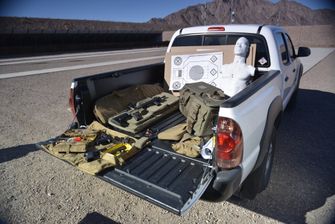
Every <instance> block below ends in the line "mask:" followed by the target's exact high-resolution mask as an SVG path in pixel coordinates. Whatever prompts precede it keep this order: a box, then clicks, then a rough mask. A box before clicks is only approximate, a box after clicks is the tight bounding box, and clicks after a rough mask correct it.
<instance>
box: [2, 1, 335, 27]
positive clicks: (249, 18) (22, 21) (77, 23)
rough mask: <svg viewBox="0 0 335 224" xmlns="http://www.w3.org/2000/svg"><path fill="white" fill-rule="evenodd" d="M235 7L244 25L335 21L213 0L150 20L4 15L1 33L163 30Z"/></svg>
mask: <svg viewBox="0 0 335 224" xmlns="http://www.w3.org/2000/svg"><path fill="white" fill-rule="evenodd" d="M231 10H232V11H234V12H235V16H234V20H235V21H234V23H241V24H245V23H257V24H274V25H282V26H297V25H325V24H335V10H330V9H323V10H312V9H310V8H308V7H306V6H304V5H302V4H299V3H297V2H295V1H288V0H281V1H279V2H278V3H276V4H273V3H272V2H271V1H269V0H213V1H211V2H208V3H206V4H198V5H194V6H190V7H187V8H185V9H182V10H180V11H178V12H175V13H172V14H170V15H168V16H166V17H164V18H153V19H151V20H150V21H148V22H147V23H127V22H113V21H90V20H65V19H42V18H18V17H0V27H1V29H0V33H114V32H161V31H164V30H175V29H177V28H181V27H186V26H194V25H206V24H227V23H230V21H231ZM139 13H140V12H139Z"/></svg>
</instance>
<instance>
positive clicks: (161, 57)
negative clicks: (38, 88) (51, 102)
mask: <svg viewBox="0 0 335 224" xmlns="http://www.w3.org/2000/svg"><path fill="white" fill-rule="evenodd" d="M155 59H164V56H155V57H146V58H135V59H127V60H119V61H110V62H100V63H94V64H86V65H74V66H67V67H60V68H49V69H41V70H33V71H26V72H13V73H7V74H0V79H8V78H14V77H20V76H29V75H38V74H44V73H50V72H62V71H69V70H76V69H83V68H94V67H101V66H106V65H115V64H123V63H130V62H138V61H149V60H155Z"/></svg>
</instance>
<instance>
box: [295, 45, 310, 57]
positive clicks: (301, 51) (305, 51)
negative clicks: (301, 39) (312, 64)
mask: <svg viewBox="0 0 335 224" xmlns="http://www.w3.org/2000/svg"><path fill="white" fill-rule="evenodd" d="M310 54H311V49H309V48H308V47H299V48H298V55H297V57H307V56H309V55H310Z"/></svg>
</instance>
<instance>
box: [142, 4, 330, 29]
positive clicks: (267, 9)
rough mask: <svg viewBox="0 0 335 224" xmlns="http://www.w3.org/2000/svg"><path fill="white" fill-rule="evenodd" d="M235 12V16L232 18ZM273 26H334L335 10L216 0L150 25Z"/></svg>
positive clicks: (295, 5)
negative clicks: (235, 24)
mask: <svg viewBox="0 0 335 224" xmlns="http://www.w3.org/2000/svg"><path fill="white" fill-rule="evenodd" d="M232 12H233V13H234V15H233V16H231V15H232ZM232 19H233V20H234V23H240V24H246V23H257V24H263V23H264V24H274V25H282V26H294V25H324V24H335V10H331V9H322V10H312V9H310V8H308V7H306V6H304V5H302V4H300V3H298V2H295V1H289V0H281V1H279V2H277V3H275V4H274V3H272V2H271V1H270V0H213V1H211V2H208V3H206V4H198V5H194V6H190V7H188V8H185V9H182V10H180V11H178V12H175V13H172V14H170V15H168V16H166V17H165V18H162V19H155V18H154V19H151V20H150V21H149V23H151V24H155V25H160V26H162V27H164V26H169V27H171V26H173V27H176V28H179V27H185V26H194V25H204V24H227V23H230V21H231V20H232Z"/></svg>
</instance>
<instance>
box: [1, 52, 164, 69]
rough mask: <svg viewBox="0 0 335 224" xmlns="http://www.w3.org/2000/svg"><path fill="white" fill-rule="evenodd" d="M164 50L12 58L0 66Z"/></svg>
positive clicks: (3, 60) (2, 61)
mask: <svg viewBox="0 0 335 224" xmlns="http://www.w3.org/2000/svg"><path fill="white" fill-rule="evenodd" d="M165 50H166V48H143V49H136V50H122V51H105V52H92V53H77V54H62V55H48V56H36V57H26V58H13V59H0V65H14V64H25V63H34V62H45V61H58V60H67V59H77V58H90V57H104V56H112V55H121V54H130V53H132V54H137V53H144V52H159V51H165Z"/></svg>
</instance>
